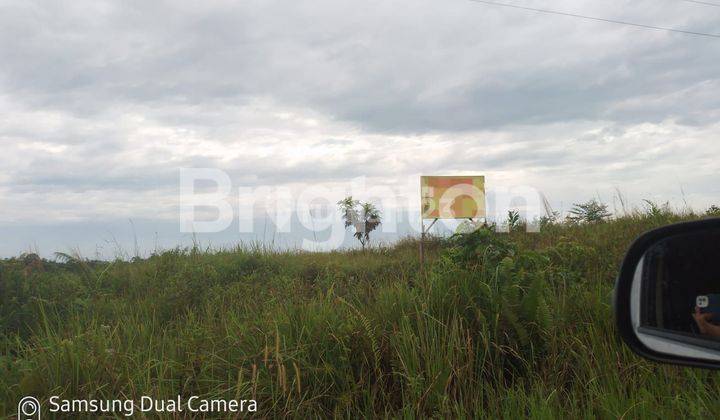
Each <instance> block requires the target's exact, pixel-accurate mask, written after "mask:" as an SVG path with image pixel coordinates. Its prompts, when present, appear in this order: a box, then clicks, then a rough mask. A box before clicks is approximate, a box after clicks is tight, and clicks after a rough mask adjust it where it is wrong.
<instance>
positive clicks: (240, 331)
mask: <svg viewBox="0 0 720 420" xmlns="http://www.w3.org/2000/svg"><path fill="white" fill-rule="evenodd" d="M695 217H697V216H694V215H683V216H680V215H676V214H672V213H667V214H666V213H662V214H661V215H660V216H657V215H652V214H635V215H630V216H624V217H619V218H616V219H613V220H609V221H607V222H605V223H582V224H575V223H570V224H563V223H551V224H546V225H544V227H543V230H542V231H541V233H538V234H528V233H524V232H522V231H516V230H514V231H513V232H511V233H509V234H502V233H495V232H492V231H489V230H484V229H482V230H479V231H476V232H474V233H471V234H466V235H459V236H456V237H453V238H451V239H448V240H440V239H437V238H436V239H434V240H432V241H431V244H430V246H429V247H428V248H429V251H428V254H429V255H428V256H429V261H428V266H427V269H426V270H425V275H424V276H423V275H420V274H419V267H418V262H417V243H416V242H414V241H412V240H406V241H403V242H401V243H399V244H397V245H396V246H394V247H392V248H374V249H369V250H367V251H366V252H358V251H352V250H349V251H343V252H332V253H322V254H311V253H302V252H268V251H263V250H261V249H249V250H248V249H233V250H219V251H214V252H203V251H201V250H200V249H199V248H192V249H187V250H172V251H166V252H160V253H157V254H156V255H153V256H152V257H150V258H148V259H146V260H142V261H134V262H126V261H119V260H118V261H114V262H89V261H85V260H83V259H80V258H77V257H72V256H67V255H64V256H63V257H62V258H60V259H59V262H49V261H44V260H39V259H37V258H36V257H33V256H24V257H21V258H13V259H8V260H4V261H2V262H0V417H4V416H12V415H14V413H15V407H16V404H17V402H18V401H19V399H20V398H21V397H22V396H24V395H35V396H37V397H38V398H39V399H40V400H41V401H47V399H48V398H49V396H51V395H61V396H63V397H64V398H88V397H93V398H118V397H119V396H124V397H128V398H132V397H134V398H139V397H140V396H142V395H148V396H153V397H155V398H174V397H175V396H177V395H178V394H180V395H182V396H184V397H186V398H187V397H189V396H191V395H199V396H201V397H207V398H244V399H247V398H254V399H257V401H258V409H259V411H258V413H257V414H258V415H261V416H269V417H275V416H277V417H279V416H289V417H298V418H315V417H318V416H322V417H327V416H342V417H350V418H361V417H386V416H387V417H390V416H391V417H409V418H412V417H427V416H435V417H442V418H447V417H458V416H463V417H471V418H473V417H481V418H483V417H487V418H522V417H528V416H529V417H534V418H587V417H591V418H712V417H713V416H714V414H716V413H718V412H720V398H718V394H719V393H720V376H719V374H718V373H715V372H710V371H702V370H693V369H683V368H676V367H669V366H662V365H657V364H653V363H650V362H647V361H645V360H642V359H640V358H638V357H636V356H635V355H633V354H632V353H631V352H630V351H629V350H628V349H627V348H626V347H625V346H623V345H621V343H620V342H619V339H618V338H617V336H616V334H615V331H614V327H613V321H612V314H611V306H610V301H611V290H612V287H613V282H614V279H615V276H616V273H617V269H618V266H619V264H620V261H621V259H622V256H623V253H624V251H625V249H626V247H627V246H628V245H629V244H630V242H631V241H632V240H633V239H634V238H635V237H636V236H637V235H638V234H640V233H641V232H643V231H645V230H647V229H650V228H653V227H657V226H660V225H664V224H667V223H672V222H676V221H680V220H687V219H692V218H695ZM167 417H168V418H169V417H171V416H170V415H168V416H167Z"/></svg>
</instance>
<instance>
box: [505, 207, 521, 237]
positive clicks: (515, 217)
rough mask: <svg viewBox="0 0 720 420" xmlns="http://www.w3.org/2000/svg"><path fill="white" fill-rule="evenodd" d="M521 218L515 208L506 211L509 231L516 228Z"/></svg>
mask: <svg viewBox="0 0 720 420" xmlns="http://www.w3.org/2000/svg"><path fill="white" fill-rule="evenodd" d="M520 222H521V218H520V212H519V211H517V210H510V211H508V216H507V226H508V230H509V231H510V232H512V231H514V230H516V229H517V228H518V226H520Z"/></svg>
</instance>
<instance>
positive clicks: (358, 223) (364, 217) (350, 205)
mask: <svg viewBox="0 0 720 420" xmlns="http://www.w3.org/2000/svg"><path fill="white" fill-rule="evenodd" d="M338 208H339V209H340V212H341V213H342V217H343V219H344V220H345V228H348V227H350V226H352V227H353V228H354V229H355V233H354V234H353V236H354V237H355V238H357V240H358V241H360V244H361V245H362V247H363V249H365V245H367V244H369V243H370V232H372V231H373V230H375V229H376V228H377V227H378V226H380V224H381V223H382V221H381V215H380V210H378V209H377V207H375V205H373V204H372V203H369V202H368V203H361V202H360V201H359V200H355V199H353V198H352V196H349V197H345V198H344V199H343V200H340V201H338Z"/></svg>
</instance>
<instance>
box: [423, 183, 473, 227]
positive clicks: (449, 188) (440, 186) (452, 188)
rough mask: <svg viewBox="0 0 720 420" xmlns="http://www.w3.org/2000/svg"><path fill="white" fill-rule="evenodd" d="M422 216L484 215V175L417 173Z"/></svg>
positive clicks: (464, 217)
mask: <svg viewBox="0 0 720 420" xmlns="http://www.w3.org/2000/svg"><path fill="white" fill-rule="evenodd" d="M420 200H421V212H422V218H423V219H475V218H485V177H484V176H473V175H467V176H463V175H459V176H421V177H420Z"/></svg>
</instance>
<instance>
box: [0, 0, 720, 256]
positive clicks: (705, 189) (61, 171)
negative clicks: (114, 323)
mask: <svg viewBox="0 0 720 420" xmlns="http://www.w3.org/2000/svg"><path fill="white" fill-rule="evenodd" d="M507 2H508V3H511V4H515V5H522V6H528V7H536V8H545V9H552V10H557V11H562V12H566V13H574V14H581V15H587V16H593V17H600V18H605V19H614V20H620V21H625V22H632V23H638V24H644V25H652V26H661V27H667V28H675V29H681V30H689V31H695V32H707V33H717V32H720V29H718V28H720V25H719V23H720V7H715V6H712V5H707V4H699V3H695V2H690V1H683V0H632V1H631V0H605V1H599V0H582V1H579V0H573V1H569V0H507ZM718 3H719V4H720V2H718ZM0 57H2V59H1V60H0V150H2V153H0V256H12V255H18V254H20V253H22V252H28V251H35V252H39V253H41V254H43V255H51V254H52V253H53V252H55V251H63V252H66V251H68V250H70V249H76V250H79V251H82V252H84V253H85V254H91V256H93V255H95V256H98V257H109V256H112V254H113V253H115V254H117V252H118V251H117V250H118V249H125V250H126V251H127V250H128V249H132V250H136V249H137V248H139V249H140V253H143V254H146V253H147V252H150V251H152V250H153V249H157V247H158V246H160V247H165V248H172V247H174V246H176V245H182V244H187V243H191V241H192V240H193V238H192V234H189V233H188V232H182V231H181V228H180V221H179V217H180V216H179V215H180V212H179V208H180V207H179V206H180V199H179V177H180V173H181V171H182V169H183V168H213V169H219V170H222V171H224V173H226V174H228V177H229V180H230V182H231V184H232V190H231V193H230V194H229V198H228V200H230V201H232V202H234V203H233V204H232V205H233V207H234V208H235V209H236V213H237V214H238V216H234V217H233V218H234V219H241V218H242V217H243V216H242V215H247V214H248V213H247V212H246V211H245V212H244V211H243V210H242V208H243V206H245V207H247V206H248V205H249V204H248V203H250V202H251V201H252V200H251V199H249V198H247V197H245V198H239V197H243V195H242V193H240V192H238V191H239V190H240V189H243V191H246V190H248V189H249V190H255V189H259V188H262V187H273V188H290V189H292V190H293V191H295V192H297V191H303V190H306V189H308V188H324V189H329V190H333V194H334V195H332V196H331V197H330V198H329V199H328V200H332V199H334V198H335V197H336V196H337V195H338V194H340V193H341V192H342V191H341V190H343V189H347V185H349V184H351V183H352V182H357V180H358V179H360V180H362V182H363V183H365V184H367V185H373V186H379V187H382V188H385V189H386V190H390V191H393V192H394V193H395V194H397V195H399V196H402V197H407V199H406V200H405V199H403V200H400V201H399V203H400V204H398V206H399V210H398V212H399V214H403V215H405V216H402V217H400V218H403V220H404V219H407V220H406V223H405V226H404V227H402V228H398V229H397V232H390V233H395V234H396V235H404V234H412V233H413V232H415V231H416V230H415V231H414V230H413V229H414V228H413V227H412V226H413V225H417V223H416V222H414V220H415V219H416V217H415V216H413V214H416V213H417V211H418V207H419V203H418V202H417V201H418V200H416V199H415V195H416V194H417V190H416V189H417V188H418V185H419V175H420V174H424V175H432V174H437V175H453V174H482V175H485V176H486V179H487V184H488V186H489V187H490V188H514V187H516V186H521V187H524V188H532V189H534V190H536V191H538V192H541V193H542V194H543V195H544V196H545V197H546V198H547V199H548V201H549V202H550V203H551V205H552V206H553V208H554V209H556V210H558V211H567V210H568V209H569V208H570V207H571V205H572V203H576V202H581V201H586V200H588V199H591V198H597V199H600V200H601V201H603V202H605V203H608V205H609V206H610V210H611V211H614V212H616V213H618V212H620V211H621V209H620V208H619V207H618V206H619V204H618V202H619V197H620V196H622V199H623V202H624V203H625V205H626V206H628V207H632V206H641V205H642V200H643V199H649V200H653V201H656V202H659V203H662V202H666V201H668V202H669V203H670V204H671V205H672V206H674V207H675V208H685V207H691V208H693V209H695V210H698V211H702V210H704V209H706V208H707V207H709V206H710V205H711V204H720V183H719V182H718V176H717V169H718V163H717V156H718V154H720V141H718V138H719V137H720V59H718V58H719V57H720V39H719V38H713V37H701V36H693V35H687V34H679V33H673V32H668V31H661V30H652V29H643V28H637V27H632V26H628V25H617V24H612V23H607V22H598V21H590V20H583V19H579V18H573V17H568V16H557V15H550V14H543V13H537V12H531V11H525V10H518V9H512V8H506V7H500V6H493V5H487V4H482V3H477V2H472V1H468V0H444V1H440V0H433V1H430V0H413V1H409V0H397V1H386V0H385V1H379V0H378V1H376V0H367V1H363V2H353V1H346V0H332V1H330V0H313V1H311V2H310V1H287V0H285V1H273V0H263V1H255V0H246V1H241V2H230V1H215V0H208V1H202V2H197V1H194V2H184V1H176V0H174V1H153V2H148V1H123V2H117V1H103V0H92V1H83V0H73V1H57V2H55V1H53V2H50V1H47V2H39V1H32V0H17V1H16V0H0ZM259 191H261V192H255V193H252V192H251V193H250V195H251V196H252V195H253V194H255V196H263V195H264V194H266V193H265V192H262V191H264V190H259ZM338 191H340V192H338ZM353 193H355V194H356V196H357V197H358V198H361V199H368V198H370V197H363V193H364V191H353ZM414 194H415V195H414ZM233 196H236V197H233ZM406 216H407V217H406ZM251 217H257V216H251ZM336 218H339V215H336ZM235 223H238V221H237V220H235ZM263 225H266V224H265V223H263ZM233 226H234V225H233ZM306 230H307V229H306ZM219 234H220V235H221V236H217V237H215V238H216V239H217V241H218V242H222V243H232V242H233V241H234V240H236V239H237V238H240V237H242V238H244V240H258V241H267V229H263V233H262V235H261V234H260V233H259V232H255V233H254V235H247V234H246V235H244V236H241V235H239V233H238V229H236V227H230V228H228V229H225V231H223V232H220V233H219ZM308 234H309V233H308V232H306V231H303V232H302V233H299V235H301V236H302V235H308ZM212 238H213V237H212V236H208V240H209V241H212ZM293 238H294V239H293ZM293 238H291V239H292V240H296V239H298V236H295V237H293ZM158 243H160V245H158ZM136 244H137V245H136ZM133 252H134V251H133ZM128 253H132V252H128Z"/></svg>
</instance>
